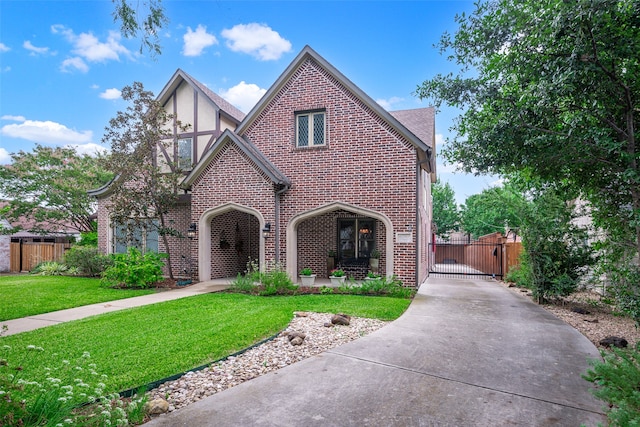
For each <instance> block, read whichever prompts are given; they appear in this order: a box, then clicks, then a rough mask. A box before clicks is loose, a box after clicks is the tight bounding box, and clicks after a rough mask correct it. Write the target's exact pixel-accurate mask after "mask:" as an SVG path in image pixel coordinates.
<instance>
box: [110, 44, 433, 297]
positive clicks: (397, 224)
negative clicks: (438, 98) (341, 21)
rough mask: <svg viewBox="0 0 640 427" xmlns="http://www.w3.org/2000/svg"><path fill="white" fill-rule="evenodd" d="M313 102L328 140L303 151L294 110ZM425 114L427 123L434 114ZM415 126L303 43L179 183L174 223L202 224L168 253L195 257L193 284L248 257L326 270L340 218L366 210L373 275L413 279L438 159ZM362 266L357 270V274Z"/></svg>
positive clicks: (424, 270) (421, 258)
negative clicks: (184, 193) (183, 194)
mask: <svg viewBox="0 0 640 427" xmlns="http://www.w3.org/2000/svg"><path fill="white" fill-rule="evenodd" d="M309 110H322V111H324V113H325V126H326V127H325V129H326V131H325V145H322V146H312V147H305V148H298V147H296V113H297V112H301V111H309ZM422 110H425V109H422ZM407 111H412V110H407ZM421 117H426V119H424V120H423V121H426V122H429V123H426V125H425V128H430V127H431V128H433V123H432V122H433V111H432V110H429V114H427V115H424V116H421ZM421 120H422V119H421ZM416 134H417V133H415V132H414V130H413V129H412V130H411V131H408V130H407V128H406V127H404V126H403V125H402V124H401V123H400V122H398V121H396V120H395V119H394V118H393V117H392V116H391V115H390V114H389V113H388V112H386V111H384V110H383V109H382V108H381V107H380V106H379V105H377V104H376V103H375V102H374V101H373V100H371V99H370V98H369V97H368V96H366V95H365V94H364V93H362V92H361V91H360V90H359V89H358V88H357V87H355V86H354V85H353V84H352V83H351V82H349V81H348V80H346V78H345V77H344V76H342V75H341V74H340V73H339V72H338V71H337V70H335V69H334V68H333V67H332V66H331V65H330V64H328V63H326V61H324V60H323V59H322V58H321V57H319V56H318V55H317V54H316V53H315V52H313V51H312V50H310V49H309V48H305V49H304V50H303V52H301V53H300V54H299V55H298V57H297V58H296V60H294V62H293V63H292V64H291V65H290V66H289V67H288V68H287V70H285V72H284V73H283V75H282V76H281V77H280V78H279V79H278V80H277V81H276V83H274V85H273V86H272V88H271V89H269V91H268V92H267V94H266V95H265V97H264V98H263V100H262V101H261V102H260V103H259V104H258V106H257V107H256V108H255V109H254V110H252V113H251V114H250V116H247V117H246V118H245V119H244V120H243V121H242V122H241V123H240V124H239V125H238V128H237V129H236V131H235V132H229V131H227V132H225V133H223V134H222V136H220V137H219V139H218V140H217V142H216V143H214V144H213V145H212V148H211V149H210V150H209V151H207V153H205V154H204V155H203V157H202V159H200V164H198V165H196V167H195V168H194V171H193V172H192V173H191V175H189V176H188V177H187V178H186V179H185V184H184V186H185V188H186V189H188V190H189V191H190V194H191V204H190V206H183V207H181V209H180V210H179V212H176V213H175V218H173V219H174V220H175V223H176V224H179V225H180V227H184V228H185V230H186V229H187V228H188V226H189V224H190V223H195V224H197V226H198V231H197V235H196V237H195V238H194V239H192V240H186V239H174V240H172V242H171V243H170V244H171V245H172V249H174V250H175V251H176V252H177V253H186V252H189V253H190V256H187V257H185V258H190V266H191V274H192V276H193V277H194V278H196V279H197V280H209V279H212V278H221V277H234V276H235V275H236V274H237V273H239V272H242V271H244V269H245V268H246V264H247V261H249V260H259V262H260V263H261V265H262V266H264V265H265V264H266V263H269V262H274V261H279V262H280V263H281V264H283V265H284V266H286V268H287V272H288V273H289V274H290V275H291V276H292V277H293V278H294V280H296V279H297V272H299V271H300V269H302V268H303V267H310V268H312V269H313V270H314V272H316V274H317V275H318V277H328V275H329V271H328V267H327V251H328V250H330V249H332V250H335V249H337V244H338V242H337V240H338V229H337V227H338V225H337V224H338V221H339V219H340V218H360V219H362V218H370V219H373V220H375V222H374V224H375V246H376V248H377V249H379V250H380V252H381V259H380V273H382V274H385V275H391V274H394V275H396V276H397V277H398V278H400V279H401V280H402V281H403V282H404V284H405V285H407V286H416V285H418V284H419V283H420V282H421V281H422V280H424V279H425V278H426V276H427V274H428V263H429V253H428V243H429V240H430V238H431V206H430V199H431V196H430V191H429V190H430V180H431V179H432V175H433V171H426V169H429V167H432V166H430V165H432V164H434V162H433V159H432V158H430V157H429V156H430V155H431V151H430V150H431V149H430V148H428V147H433V145H434V139H433V132H432V131H431V133H430V134H426V135H427V139H428V140H425V141H422V139H420V138H418V137H416ZM421 138H423V139H424V138H425V137H424V136H421ZM99 206H100V208H99V244H100V247H101V248H102V249H104V250H106V249H107V248H106V244H107V241H106V240H105V237H104V235H103V234H104V232H103V231H104V230H105V227H107V225H106V223H104V217H105V215H106V211H107V210H106V205H105V203H104V201H103V200H101V201H100V204H99ZM267 225H269V226H270V232H268V233H267V234H266V236H267V237H266V238H265V237H263V235H262V228H263V227H265V226H267ZM398 233H400V234H402V238H399V237H398V236H399V234H398ZM202 239H204V240H202ZM240 242H241V243H240ZM174 246H175V248H174ZM362 262H364V263H368V260H366V259H364V260H362ZM176 268H178V269H180V268H181V267H180V266H176V265H175V264H174V272H175V271H177V270H176ZM364 269H365V270H366V264H365V267H364ZM365 273H366V271H364V270H362V269H360V270H358V269H354V270H353V272H352V274H353V275H354V276H355V278H356V279H361V278H362V277H363V275H364V274H365Z"/></svg>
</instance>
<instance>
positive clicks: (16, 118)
mask: <svg viewBox="0 0 640 427" xmlns="http://www.w3.org/2000/svg"><path fill="white" fill-rule="evenodd" d="M0 120H11V121H14V122H24V121H25V120H27V119H25V118H24V116H12V115H10V114H5V115H4V116H2V117H0Z"/></svg>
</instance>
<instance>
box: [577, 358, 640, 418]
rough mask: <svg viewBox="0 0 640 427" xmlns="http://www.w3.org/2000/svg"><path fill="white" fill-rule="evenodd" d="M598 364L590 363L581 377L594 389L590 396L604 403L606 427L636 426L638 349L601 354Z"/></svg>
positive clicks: (639, 413) (639, 395) (639, 409)
mask: <svg viewBox="0 0 640 427" xmlns="http://www.w3.org/2000/svg"><path fill="white" fill-rule="evenodd" d="M601 354H602V358H603V359H604V360H603V361H602V362H601V361H599V360H593V361H591V369H590V370H589V371H588V372H587V374H586V375H583V377H584V378H585V379H586V380H587V381H590V382H592V383H594V384H595V385H596V386H598V388H596V389H595V390H594V391H593V394H594V395H595V396H596V397H597V398H598V399H600V400H603V401H605V402H607V404H608V408H609V410H608V413H607V417H608V419H609V425H610V426H620V427H626V426H638V425H640V391H639V390H638V385H639V384H640V347H638V346H636V348H628V349H620V348H612V349H611V351H610V352H609V351H604V350H603V351H601Z"/></svg>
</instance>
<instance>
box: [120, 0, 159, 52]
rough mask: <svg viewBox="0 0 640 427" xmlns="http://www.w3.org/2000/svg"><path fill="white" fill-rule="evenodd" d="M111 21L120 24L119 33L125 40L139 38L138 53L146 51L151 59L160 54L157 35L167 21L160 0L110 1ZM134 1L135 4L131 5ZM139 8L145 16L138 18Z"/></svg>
mask: <svg viewBox="0 0 640 427" xmlns="http://www.w3.org/2000/svg"><path fill="white" fill-rule="evenodd" d="M112 1H113V3H114V10H113V20H114V22H120V33H121V34H122V35H123V36H124V37H125V38H128V39H130V38H136V37H139V38H140V53H142V52H143V50H147V51H148V52H149V53H150V54H151V56H152V57H154V56H155V55H159V54H161V53H162V46H160V38H159V34H160V33H161V30H162V28H164V27H165V26H166V25H167V24H168V23H169V19H168V18H167V16H166V15H165V10H164V7H163V6H162V0H149V1H143V2H140V0H112ZM134 1H135V4H132V3H133V2H134ZM141 7H143V8H144V9H145V13H146V14H147V15H146V16H139V15H138V12H139V11H140V10H141Z"/></svg>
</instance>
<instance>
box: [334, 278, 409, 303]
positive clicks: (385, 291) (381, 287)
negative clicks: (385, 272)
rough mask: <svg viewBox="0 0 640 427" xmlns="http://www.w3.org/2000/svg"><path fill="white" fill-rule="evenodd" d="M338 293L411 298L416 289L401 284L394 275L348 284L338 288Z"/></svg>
mask: <svg viewBox="0 0 640 427" xmlns="http://www.w3.org/2000/svg"><path fill="white" fill-rule="evenodd" d="M338 291H339V292H340V293H344V294H352V295H382V296H387V297H392V298H413V296H414V295H415V293H416V291H415V289H412V288H407V287H405V286H403V285H402V281H401V280H399V279H398V278H396V277H391V278H386V277H379V278H377V279H373V280H365V281H363V282H362V283H361V284H360V285H354V284H349V285H345V286H341V287H340V288H338Z"/></svg>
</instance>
